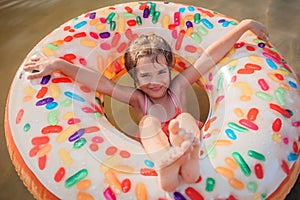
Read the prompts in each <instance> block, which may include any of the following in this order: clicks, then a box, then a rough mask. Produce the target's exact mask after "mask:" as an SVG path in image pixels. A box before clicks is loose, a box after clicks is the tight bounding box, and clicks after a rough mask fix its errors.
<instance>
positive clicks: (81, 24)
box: [74, 21, 87, 29]
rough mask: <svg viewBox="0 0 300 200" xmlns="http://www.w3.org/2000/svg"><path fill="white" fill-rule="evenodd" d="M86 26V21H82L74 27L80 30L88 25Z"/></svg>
mask: <svg viewBox="0 0 300 200" xmlns="http://www.w3.org/2000/svg"><path fill="white" fill-rule="evenodd" d="M86 24H87V22H86V21H82V22H79V23H78V24H76V25H75V26H74V28H75V29H79V28H81V27H83V26H84V25H86Z"/></svg>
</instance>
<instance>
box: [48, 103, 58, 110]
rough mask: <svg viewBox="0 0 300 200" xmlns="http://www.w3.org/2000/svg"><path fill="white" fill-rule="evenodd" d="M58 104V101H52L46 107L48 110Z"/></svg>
mask: <svg viewBox="0 0 300 200" xmlns="http://www.w3.org/2000/svg"><path fill="white" fill-rule="evenodd" d="M57 106H58V103H57V102H51V103H48V104H47V105H46V109H47V110H52V109H54V108H56V107H57Z"/></svg>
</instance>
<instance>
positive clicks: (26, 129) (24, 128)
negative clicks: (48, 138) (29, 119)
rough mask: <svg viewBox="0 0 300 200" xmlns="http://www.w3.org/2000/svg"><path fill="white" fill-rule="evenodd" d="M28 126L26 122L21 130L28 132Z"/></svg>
mask: <svg viewBox="0 0 300 200" xmlns="http://www.w3.org/2000/svg"><path fill="white" fill-rule="evenodd" d="M30 128H31V126H30V124H28V123H27V124H25V125H24V127H23V130H24V131H25V132H28V131H29V130H30Z"/></svg>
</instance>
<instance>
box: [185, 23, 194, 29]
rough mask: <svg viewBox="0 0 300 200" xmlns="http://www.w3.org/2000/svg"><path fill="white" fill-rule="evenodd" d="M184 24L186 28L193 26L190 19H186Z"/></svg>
mask: <svg viewBox="0 0 300 200" xmlns="http://www.w3.org/2000/svg"><path fill="white" fill-rule="evenodd" d="M185 24H186V27H187V28H190V27H193V23H192V22H191V21H187V22H186V23H185Z"/></svg>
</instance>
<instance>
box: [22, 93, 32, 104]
mask: <svg viewBox="0 0 300 200" xmlns="http://www.w3.org/2000/svg"><path fill="white" fill-rule="evenodd" d="M31 99H32V96H30V95H27V96H25V97H23V102H28V101H30V100H31Z"/></svg>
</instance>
